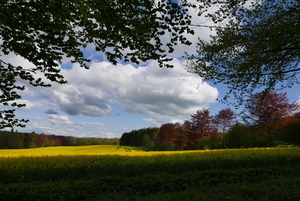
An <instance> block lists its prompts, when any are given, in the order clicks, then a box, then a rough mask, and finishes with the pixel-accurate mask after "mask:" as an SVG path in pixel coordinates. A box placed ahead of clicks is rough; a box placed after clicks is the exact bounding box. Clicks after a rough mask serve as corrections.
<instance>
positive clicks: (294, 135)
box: [282, 121, 300, 145]
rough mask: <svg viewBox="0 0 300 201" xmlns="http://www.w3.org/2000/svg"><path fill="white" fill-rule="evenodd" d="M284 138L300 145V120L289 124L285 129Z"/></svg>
mask: <svg viewBox="0 0 300 201" xmlns="http://www.w3.org/2000/svg"><path fill="white" fill-rule="evenodd" d="M282 138H283V140H284V141H286V142H289V143H291V144H295V145H300V121H296V122H292V123H290V124H288V125H287V126H286V127H285V128H284V129H283V132H282Z"/></svg>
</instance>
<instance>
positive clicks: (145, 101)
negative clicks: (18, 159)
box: [0, 11, 300, 138]
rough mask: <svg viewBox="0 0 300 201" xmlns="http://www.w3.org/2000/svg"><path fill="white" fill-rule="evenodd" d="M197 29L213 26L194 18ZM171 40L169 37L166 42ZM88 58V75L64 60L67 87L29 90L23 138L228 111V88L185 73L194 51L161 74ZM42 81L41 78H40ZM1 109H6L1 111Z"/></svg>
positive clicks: (112, 132) (101, 132)
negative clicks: (225, 101) (28, 134)
mask: <svg viewBox="0 0 300 201" xmlns="http://www.w3.org/2000/svg"><path fill="white" fill-rule="evenodd" d="M190 14H191V15H193V24H203V23H206V24H207V23H209V22H207V21H206V20H205V19H201V18H199V17H197V16H196V14H195V13H193V11H190ZM194 29H195V32H196V34H195V35H194V36H188V37H189V39H190V41H192V42H193V43H194V44H196V42H197V40H198V37H201V38H202V39H203V38H204V39H206V40H208V39H209V35H210V34H213V33H212V32H211V31H210V30H209V29H207V28H204V27H194ZM164 37H165V38H166V39H167V37H168V36H167V35H165V36H164ZM83 51H84V54H85V55H86V57H88V58H90V59H91V60H92V62H91V63H90V65H89V67H90V69H89V70H86V69H84V68H81V67H79V65H78V64H71V63H70V62H69V60H68V59H65V60H64V61H63V62H62V64H60V65H61V69H62V71H61V74H62V75H63V76H64V77H65V79H66V80H67V81H68V84H65V85H59V84H56V83H51V84H52V87H50V88H43V87H32V86H30V85H29V84H28V83H26V82H24V81H19V82H20V83H21V84H24V85H25V86H26V89H25V90H24V91H22V92H20V94H21V95H22V99H21V100H18V102H19V103H25V104H26V105H27V106H26V107H24V108H19V109H17V111H16V112H15V114H16V115H17V118H24V119H29V120H30V122H29V123H27V124H26V128H15V130H18V131H19V132H36V133H45V134H54V135H63V136H76V137H101V138H115V137H121V135H122V134H123V133H124V132H130V131H131V130H134V129H141V128H145V127H153V126H155V127H160V126H161V125H162V124H163V123H170V122H172V123H175V122H183V121H184V120H190V118H191V117H190V116H191V115H192V114H195V113H196V112H197V110H200V109H203V108H208V109H210V111H211V114H212V115H214V114H216V113H217V112H218V111H220V110H221V109H223V108H226V107H229V106H228V105H225V104H222V103H219V102H218V101H216V99H217V98H222V97H223V96H224V95H225V93H226V92H227V90H226V86H223V85H217V86H216V85H212V84H211V83H207V82H203V80H202V78H201V77H199V76H198V75H195V74H191V73H188V72H187V71H186V62H185V61H184V60H183V59H182V56H183V55H184V52H187V53H190V54H192V53H195V52H196V46H195V45H193V46H183V45H179V46H178V47H177V48H176V49H175V52H174V53H172V54H171V55H169V56H170V57H173V58H174V59H173V61H171V64H173V65H174V67H173V68H160V67H159V65H158V63H157V62H156V61H148V62H146V63H143V64H141V65H135V64H131V63H122V62H120V63H118V64H117V65H113V64H112V63H109V62H108V61H107V59H106V58H105V55H103V54H102V53H100V52H95V51H94V47H93V46H92V45H91V46H89V47H87V48H86V49H84V50H83ZM2 59H3V60H5V61H7V62H11V63H12V64H14V65H22V66H23V67H25V68H30V67H32V64H31V63H30V62H28V61H27V60H25V59H23V58H22V57H20V56H17V55H14V54H9V55H6V56H4V57H2ZM37 76H39V75H37ZM298 87H299V86H295V87H293V88H290V89H288V90H285V91H281V92H287V93H288V98H289V100H290V102H293V101H299V97H300V91H299V90H298ZM0 109H4V107H2V106H0Z"/></svg>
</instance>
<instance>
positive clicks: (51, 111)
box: [45, 109, 58, 114]
mask: <svg viewBox="0 0 300 201" xmlns="http://www.w3.org/2000/svg"><path fill="white" fill-rule="evenodd" d="M45 113H46V114H58V113H57V112H56V111H55V110H53V109H48V110H47V111H45Z"/></svg>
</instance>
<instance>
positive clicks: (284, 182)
mask: <svg viewBox="0 0 300 201" xmlns="http://www.w3.org/2000/svg"><path fill="white" fill-rule="evenodd" d="M0 175H1V176H0V189H1V190H0V201H9V200H43V201H45V200H130V201H131V200H164V201H165V200H182V199H185V200H204V201H206V200H272V201H273V200H293V201H294V200H300V188H299V187H300V148H296V147H294V148H264V149H232V150H231V149H227V150H212V151H187V152H184V151H181V152H146V151H143V150H139V149H138V148H134V147H118V146H103V145H102V146H78V147H51V148H37V149H28V150H27V149H24V150H0Z"/></svg>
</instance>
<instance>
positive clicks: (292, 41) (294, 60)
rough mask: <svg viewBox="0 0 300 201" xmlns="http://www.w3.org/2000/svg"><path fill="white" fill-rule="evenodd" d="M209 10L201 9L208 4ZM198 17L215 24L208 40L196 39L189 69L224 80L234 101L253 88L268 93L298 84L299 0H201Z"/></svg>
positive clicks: (209, 77) (299, 56)
mask: <svg viewBox="0 0 300 201" xmlns="http://www.w3.org/2000/svg"><path fill="white" fill-rule="evenodd" d="M212 7H213V9H214V10H215V11H214V12H205V11H207V10H209V9H210V8H212ZM199 8H200V11H201V12H200V13H199V15H205V16H206V17H208V18H209V19H211V20H212V21H213V22H214V23H215V24H216V26H212V27H211V28H212V29H214V31H215V34H214V35H212V38H211V41H209V42H207V41H204V40H201V39H200V40H199V44H198V46H199V49H198V55H190V63H189V67H188V68H189V71H191V72H193V73H196V74H198V75H199V76H201V77H203V78H204V79H205V80H209V81H212V82H214V83H215V84H217V83H223V84H226V85H227V86H228V88H229V91H228V93H227V95H226V96H225V97H224V100H226V99H227V98H228V97H229V96H230V94H233V95H234V97H235V98H237V100H238V103H239V104H241V103H243V102H244V100H245V99H244V98H245V96H246V95H247V96H249V95H250V94H251V93H253V92H254V91H255V90H256V89H259V90H260V91H261V90H265V91H271V90H273V89H276V88H280V89H283V88H285V87H291V86H292V85H293V84H299V81H298V80H297V77H296V75H297V74H298V73H299V72H300V66H299V62H300V32H299V30H300V23H299V19H300V3H299V0H274V1H253V0H241V1H236V0H220V1H219V0H204V1H201V3H200V6H199Z"/></svg>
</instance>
